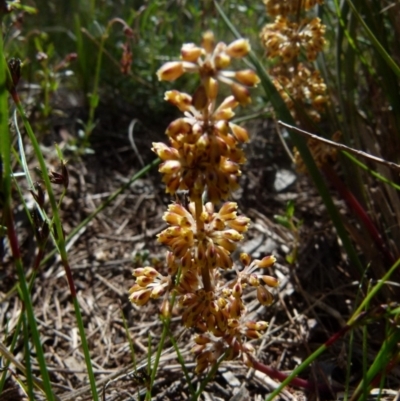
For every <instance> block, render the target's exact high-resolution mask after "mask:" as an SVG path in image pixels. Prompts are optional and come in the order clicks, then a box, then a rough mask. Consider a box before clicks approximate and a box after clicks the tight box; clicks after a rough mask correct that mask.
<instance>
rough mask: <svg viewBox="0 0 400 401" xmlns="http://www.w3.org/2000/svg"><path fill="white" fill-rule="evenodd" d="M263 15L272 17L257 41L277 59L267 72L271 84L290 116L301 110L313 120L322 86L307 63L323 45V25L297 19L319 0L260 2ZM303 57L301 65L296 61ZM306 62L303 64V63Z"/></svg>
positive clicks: (317, 114)
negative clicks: (284, 103)
mask: <svg viewBox="0 0 400 401" xmlns="http://www.w3.org/2000/svg"><path fill="white" fill-rule="evenodd" d="M264 2H265V5H266V9H267V13H269V14H270V15H272V16H274V17H275V20H274V22H273V23H270V24H267V25H265V27H264V28H263V29H262V30H261V33H260V39H261V42H262V44H263V46H264V47H265V49H266V52H267V55H268V56H269V57H271V58H276V59H277V64H276V65H275V66H274V67H273V68H272V69H271V70H270V75H271V76H272V78H273V82H274V84H275V86H276V88H277V89H278V91H279V92H280V94H281V96H282V98H283V99H284V101H285V102H286V104H287V105H288V107H289V109H290V110H291V112H292V115H293V116H294V117H295V118H297V119H301V115H299V113H298V112H297V111H296V108H297V109H302V111H303V113H305V114H306V115H308V117H309V118H311V119H312V120H314V121H319V119H320V112H321V111H322V110H323V107H324V105H325V104H326V102H327V95H326V85H325V84H324V82H323V80H322V78H321V76H320V75H319V73H318V72H317V71H315V70H314V68H313V66H312V65H311V64H310V62H312V61H314V60H315V59H316V58H317V55H318V53H319V52H321V51H322V49H323V46H324V45H325V38H324V36H325V25H323V24H322V23H321V20H320V19H319V18H311V19H310V18H307V17H301V15H302V13H301V12H300V11H302V10H304V11H307V10H309V9H311V8H312V7H313V6H314V5H315V4H316V3H318V4H321V3H322V1H320V0H318V1H317V0H309V1H301V0H285V1H276V0H264ZM302 56H304V59H305V60H304V62H303V63H302V62H300V58H301V57H302ZM306 63H307V64H306Z"/></svg>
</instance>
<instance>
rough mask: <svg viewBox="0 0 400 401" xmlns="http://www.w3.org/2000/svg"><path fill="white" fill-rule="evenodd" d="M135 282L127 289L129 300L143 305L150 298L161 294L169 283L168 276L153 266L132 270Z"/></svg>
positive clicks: (156, 297)
mask: <svg viewBox="0 0 400 401" xmlns="http://www.w3.org/2000/svg"><path fill="white" fill-rule="evenodd" d="M133 276H134V277H136V282H135V284H134V285H133V287H132V288H131V289H130V290H129V293H130V295H129V300H130V301H131V302H132V303H134V304H136V305H138V306H141V305H144V304H146V303H147V301H148V300H149V299H150V298H153V299H158V298H160V297H161V296H163V295H164V294H165V293H166V292H167V291H168V288H169V286H170V285H171V279H170V277H169V276H168V277H164V276H163V275H161V274H160V273H159V272H158V271H157V270H156V269H154V267H151V266H147V267H140V268H138V269H135V270H134V271H133Z"/></svg>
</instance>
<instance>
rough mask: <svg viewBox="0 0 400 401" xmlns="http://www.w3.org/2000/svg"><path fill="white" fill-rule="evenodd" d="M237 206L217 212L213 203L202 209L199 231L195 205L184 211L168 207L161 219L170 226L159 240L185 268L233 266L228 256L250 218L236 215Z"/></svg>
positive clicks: (230, 205) (245, 228)
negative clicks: (193, 266) (191, 266)
mask: <svg viewBox="0 0 400 401" xmlns="http://www.w3.org/2000/svg"><path fill="white" fill-rule="evenodd" d="M236 211H237V205H236V203H234V202H227V203H225V204H224V205H223V206H222V207H221V209H220V211H219V212H215V211H214V206H213V205H212V203H207V204H206V205H205V206H204V207H203V212H202V213H201V216H200V219H201V222H202V227H204V228H202V229H201V230H200V231H199V230H198V229H197V222H196V210H195V206H194V203H193V202H192V203H190V204H189V208H188V209H186V208H185V207H184V206H183V205H180V204H176V203H175V204H171V205H169V207H168V212H166V213H165V214H164V217H163V219H164V220H165V221H166V222H167V223H168V224H169V225H170V226H169V227H168V228H167V229H165V230H164V231H162V232H161V233H160V234H159V235H158V241H159V242H161V243H163V244H164V245H166V246H168V247H169V248H170V249H171V251H172V253H173V255H174V256H175V258H177V259H181V261H182V263H184V262H186V264H185V266H190V265H191V264H192V259H193V260H194V265H196V266H197V267H201V266H205V265H206V266H208V267H209V268H210V269H215V268H216V267H220V268H223V269H229V268H231V267H232V260H231V258H230V253H231V252H233V251H234V250H235V249H236V244H237V242H238V241H240V240H241V239H242V238H243V236H242V233H244V232H246V231H247V228H248V225H249V221H250V220H249V219H248V218H247V217H244V216H237V212H236Z"/></svg>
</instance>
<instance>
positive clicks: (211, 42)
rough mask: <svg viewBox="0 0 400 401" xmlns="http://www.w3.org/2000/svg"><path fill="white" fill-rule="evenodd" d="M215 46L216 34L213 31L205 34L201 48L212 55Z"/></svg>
mask: <svg viewBox="0 0 400 401" xmlns="http://www.w3.org/2000/svg"><path fill="white" fill-rule="evenodd" d="M214 46H215V38H214V34H213V33H212V32H211V31H207V32H205V33H204V34H203V38H202V41H201V47H202V48H203V49H204V50H205V51H206V52H207V53H209V54H210V53H212V51H213V50H214Z"/></svg>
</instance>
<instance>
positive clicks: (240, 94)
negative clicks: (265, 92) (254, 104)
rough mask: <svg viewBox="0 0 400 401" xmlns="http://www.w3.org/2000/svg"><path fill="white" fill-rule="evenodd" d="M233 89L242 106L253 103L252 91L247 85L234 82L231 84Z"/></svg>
mask: <svg viewBox="0 0 400 401" xmlns="http://www.w3.org/2000/svg"><path fill="white" fill-rule="evenodd" d="M231 90H232V94H233V96H235V99H236V100H237V101H238V102H239V103H240V104H241V105H242V106H246V105H247V104H249V103H251V97H250V92H249V91H248V90H247V88H246V87H245V86H243V85H239V84H236V83H233V84H232V85H231Z"/></svg>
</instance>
